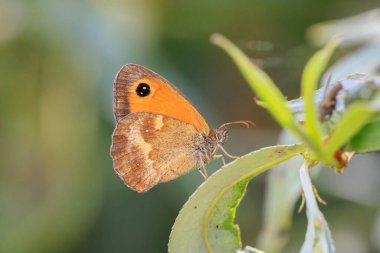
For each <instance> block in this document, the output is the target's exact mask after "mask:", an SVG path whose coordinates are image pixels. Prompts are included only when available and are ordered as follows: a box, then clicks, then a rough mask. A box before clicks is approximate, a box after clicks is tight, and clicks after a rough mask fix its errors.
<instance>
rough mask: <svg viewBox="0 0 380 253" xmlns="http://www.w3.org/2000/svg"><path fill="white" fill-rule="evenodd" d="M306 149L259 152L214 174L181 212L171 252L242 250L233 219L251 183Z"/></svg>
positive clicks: (172, 237) (261, 150)
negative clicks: (255, 178) (258, 176)
mask: <svg viewBox="0 0 380 253" xmlns="http://www.w3.org/2000/svg"><path fill="white" fill-rule="evenodd" d="M305 149H306V148H305V147H304V146H303V145H301V144H295V145H287V146H274V147H269V148H264V149H260V150H257V151H255V152H252V153H250V154H248V155H245V156H243V157H241V158H240V159H238V160H236V161H234V162H232V163H230V164H228V165H227V166H225V167H223V168H222V169H220V170H219V171H217V172H216V173H214V174H213V175H212V176H211V177H210V178H209V179H208V180H206V181H205V182H204V183H203V184H202V185H201V186H200V187H199V188H198V189H197V191H196V192H195V193H194V194H193V195H192V196H191V197H190V198H189V200H188V201H187V203H186V204H185V205H184V207H183V208H182V210H181V211H180V213H179V215H178V217H177V219H176V222H175V224H174V226H173V229H172V233H171V235H170V240H169V252H172V253H176V252H183V253H186V252H190V253H193V252H197V253H198V252H199V253H203V252H218V253H222V252H228V253H231V252H235V250H237V249H239V248H241V241H240V231H239V228H238V226H237V225H235V224H234V223H233V220H234V218H235V211H236V207H237V205H238V204H239V202H240V200H241V198H242V196H243V195H244V192H245V189H246V186H247V184H248V182H249V181H250V180H251V179H252V178H254V177H256V176H257V175H259V174H261V173H263V172H265V171H266V170H268V169H270V168H272V167H273V166H275V165H277V164H279V163H281V162H283V161H285V160H287V159H289V158H291V157H293V156H295V155H297V154H299V153H301V152H304V151H305Z"/></svg>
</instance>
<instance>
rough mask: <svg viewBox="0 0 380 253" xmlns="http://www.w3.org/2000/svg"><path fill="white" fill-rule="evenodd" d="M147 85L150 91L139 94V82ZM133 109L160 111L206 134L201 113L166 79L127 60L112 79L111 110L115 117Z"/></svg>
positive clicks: (118, 118) (119, 117) (205, 125)
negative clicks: (112, 108) (112, 105)
mask: <svg viewBox="0 0 380 253" xmlns="http://www.w3.org/2000/svg"><path fill="white" fill-rule="evenodd" d="M141 83H146V84H148V85H149V86H150V94H149V95H147V96H143V97H142V96H139V95H138V94H137V93H136V89H137V87H138V85H139V84H141ZM132 112H151V113H159V114H162V115H165V116H168V117H172V118H174V119H178V120H180V121H182V122H185V123H188V124H191V125H193V126H194V127H195V128H196V129H197V130H198V131H200V132H202V133H204V134H206V135H208V134H209V131H210V129H209V127H208V125H207V123H206V121H205V120H204V119H203V117H202V116H201V115H200V113H199V112H198V111H197V110H196V109H195V108H194V106H193V105H192V104H191V103H190V102H189V100H187V99H186V98H185V97H184V95H182V94H181V93H180V91H178V90H177V89H176V88H175V87H174V86H173V85H172V84H170V82H169V81H167V80H166V79H164V78H163V77H161V76H160V75H158V74H157V73H155V72H153V71H151V70H149V69H147V68H145V67H143V66H140V65H136V64H126V65H124V66H123V67H122V68H121V69H120V71H119V72H118V74H117V76H116V78H115V82H114V114H115V118H116V121H117V122H118V121H119V120H120V119H121V118H123V117H124V116H126V115H128V114H129V113H132Z"/></svg>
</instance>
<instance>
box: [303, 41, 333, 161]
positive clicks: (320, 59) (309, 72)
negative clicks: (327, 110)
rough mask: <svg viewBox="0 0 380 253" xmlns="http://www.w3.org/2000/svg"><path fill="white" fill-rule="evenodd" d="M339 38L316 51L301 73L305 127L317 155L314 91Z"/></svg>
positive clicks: (318, 131)
mask: <svg viewBox="0 0 380 253" xmlns="http://www.w3.org/2000/svg"><path fill="white" fill-rule="evenodd" d="M339 41H340V40H339V39H334V40H332V41H331V42H330V43H328V44H327V45H326V46H325V47H324V48H323V49H321V50H319V51H318V52H316V53H315V54H314V55H313V56H312V57H311V58H310V60H309V61H308V63H307V64H306V66H305V68H304V71H303V74H302V97H303V98H304V111H305V128H306V131H307V132H308V134H309V136H310V138H312V139H313V141H314V143H315V144H316V148H317V150H315V152H316V153H317V155H320V154H321V148H322V137H323V133H322V128H321V123H320V121H319V118H318V110H317V106H316V103H315V99H314V96H315V91H316V89H317V88H318V86H319V79H320V77H321V75H322V73H323V70H324V69H325V68H326V65H327V63H328V61H329V59H330V57H331V55H332V53H333V52H334V49H335V48H336V47H337V45H338V44H339Z"/></svg>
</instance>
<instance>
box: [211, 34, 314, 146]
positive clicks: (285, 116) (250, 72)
mask: <svg viewBox="0 0 380 253" xmlns="http://www.w3.org/2000/svg"><path fill="white" fill-rule="evenodd" d="M211 42H212V43H214V44H215V45H217V46H219V47H221V48H222V49H223V50H225V51H226V52H227V54H229V56H230V57H231V58H232V60H233V61H234V62H235V64H236V65H237V67H238V68H239V70H240V72H241V73H242V75H243V76H244V78H245V79H246V80H247V82H248V84H249V85H250V87H251V89H252V90H253V91H254V92H256V93H257V95H258V96H259V97H260V99H261V100H262V101H263V102H264V103H265V107H266V108H267V109H268V110H269V112H270V113H271V114H272V115H273V117H274V118H275V119H276V120H277V121H278V122H279V123H280V124H281V125H282V126H283V127H285V128H287V129H289V131H290V132H292V133H293V134H294V135H295V136H297V137H298V138H299V139H300V140H301V141H302V142H304V143H305V144H306V145H308V146H309V147H310V148H311V149H313V150H315V149H316V148H317V146H316V145H315V143H314V142H313V140H312V139H311V138H310V137H309V136H308V135H307V133H306V131H305V130H304V129H303V128H302V127H301V126H300V124H299V123H298V122H297V121H296V120H295V118H294V116H293V114H292V112H291V110H290V109H289V107H288V106H287V105H286V99H285V97H284V96H283V95H282V93H281V91H280V90H279V89H278V88H277V86H276V85H275V84H274V82H273V81H272V80H271V79H270V77H269V76H268V75H267V74H265V72H264V71H262V70H261V69H260V68H259V67H257V66H256V65H255V64H253V63H252V61H251V60H250V59H249V58H248V57H247V56H246V55H245V54H244V53H243V52H242V51H241V50H240V49H239V48H238V47H237V46H235V45H234V44H233V43H232V42H231V41H229V40H228V39H227V38H225V37H224V36H222V35H220V34H214V35H212V36H211Z"/></svg>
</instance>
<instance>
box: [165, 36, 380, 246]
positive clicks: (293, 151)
mask: <svg viewBox="0 0 380 253" xmlns="http://www.w3.org/2000/svg"><path fill="white" fill-rule="evenodd" d="M211 41H212V43H214V44H215V45H217V46H219V47H221V48H222V49H224V50H225V51H226V52H227V54H228V55H229V56H230V57H231V58H232V60H233V61H234V62H235V64H236V65H237V67H238V69H239V70H240V72H241V73H242V75H243V76H244V77H245V79H246V80H247V82H248V84H249V85H250V87H251V88H252V90H253V91H254V92H255V93H256V94H257V95H258V97H259V98H260V101H259V102H258V103H259V104H260V105H262V106H264V107H265V108H266V109H267V110H268V111H269V113H270V114H271V115H272V116H273V117H274V118H275V119H276V120H277V122H278V123H279V124H280V125H281V126H282V127H283V128H284V129H287V130H288V131H289V132H290V133H291V134H293V135H294V136H295V137H296V138H297V139H298V140H299V142H300V143H298V144H293V145H278V146H274V147H268V148H264V149H260V150H257V151H254V152H252V153H250V154H247V155H245V156H243V157H241V158H240V159H238V160H236V161H234V162H232V163H230V164H228V165H226V166H224V167H223V168H222V169H220V170H219V171H217V172H216V173H214V174H213V175H212V176H211V177H210V178H209V179H208V180H207V181H205V182H204V183H203V184H202V185H201V186H200V187H199V188H198V189H197V191H196V192H195V193H194V194H193V195H192V196H191V197H190V198H189V200H188V201H187V203H186V204H185V205H184V207H183V208H182V210H181V212H180V214H179V215H178V217H177V219H176V222H175V224H174V226H173V230H172V233H171V236H170V240H169V252H173V253H174V252H236V251H238V250H241V251H242V249H241V248H242V245H241V240H240V231H239V228H238V226H237V225H235V224H234V218H235V211H236V207H237V206H238V204H239V202H240V201H241V199H242V198H243V196H244V193H245V189H246V186H247V184H248V182H249V181H250V180H252V179H254V178H255V177H256V176H257V175H259V174H261V173H263V172H265V171H266V170H268V169H270V168H273V167H274V166H276V165H278V164H280V163H282V162H284V161H286V160H288V159H290V158H292V157H294V156H296V155H299V154H302V156H303V159H304V163H303V165H302V166H301V168H300V179H301V185H302V189H303V192H304V197H305V200H306V209H307V216H308V228H307V233H306V236H305V242H304V244H303V247H302V249H301V252H334V245H333V241H332V238H331V233H330V231H329V228H328V224H327V221H326V220H325V219H324V217H323V214H322V213H321V211H320V210H319V208H318V204H317V200H316V197H315V191H314V190H313V185H312V183H311V180H310V177H309V169H310V168H312V167H314V166H315V165H316V164H319V163H322V164H324V165H326V166H328V167H333V168H336V169H337V170H338V171H339V172H341V171H342V170H343V168H344V167H345V166H346V164H347V162H348V161H349V159H350V157H351V155H352V154H353V153H354V152H365V151H369V150H379V149H380V145H379V143H378V141H373V139H372V138H373V137H374V136H379V135H380V128H378V127H377V126H378V124H379V117H378V114H379V111H380V97H379V94H378V92H377V87H378V86H376V85H374V87H375V89H371V96H368V97H364V98H363V97H361V96H357V94H360V93H359V92H360V89H361V88H362V87H360V88H358V87H355V89H353V88H352V87H350V89H351V93H352V95H351V96H349V97H347V96H346V97H344V96H343V97H339V98H338V97H337V96H333V97H332V98H330V99H341V100H343V102H344V105H345V106H344V109H343V110H341V111H338V110H335V108H333V107H332V108H331V111H330V112H328V115H327V117H324V118H323V119H321V117H320V114H319V107H318V106H319V104H320V103H316V94H317V93H316V89H317V87H318V84H319V81H320V80H319V79H320V76H321V74H322V73H323V71H324V69H325V67H326V65H327V63H328V61H329V59H330V57H331V55H332V53H333V52H334V50H335V48H336V47H337V46H338V45H339V41H340V40H339V39H333V40H332V41H331V42H330V43H328V44H327V45H326V46H325V47H324V48H323V49H321V50H320V51H318V52H317V53H315V54H314V56H312V57H311V59H310V60H309V61H308V63H307V64H306V66H305V69H304V71H303V76H302V85H301V90H302V92H301V96H302V98H301V99H302V100H301V102H302V103H301V104H302V107H303V108H302V113H303V116H302V117H303V122H302V123H300V121H299V119H296V117H295V115H294V111H293V110H292V106H291V105H292V103H293V101H291V102H288V101H286V99H285V97H284V96H283V95H282V93H281V91H280V90H279V89H278V88H277V87H276V85H275V84H274V82H273V81H272V80H271V79H270V78H269V77H268V76H267V75H266V74H265V73H264V72H263V71H262V70H261V69H259V68H258V67H257V66H255V65H254V64H253V63H252V62H251V61H250V60H249V58H248V57H247V56H245V55H244V53H243V52H242V51H241V50H240V49H239V48H237V47H236V46H235V45H234V44H233V43H231V42H230V41H229V40H228V39H226V38H225V37H223V36H222V35H219V34H215V35H213V36H212V38H211ZM366 84H367V86H368V85H371V84H373V82H371V81H368V82H367V83H366ZM340 85H341V84H340ZM364 87H366V86H364ZM343 88H344V87H343ZM326 89H327V88H326ZM332 89H334V87H333V86H332ZM332 89H331V90H332ZM324 93H329V90H327V91H325V92H324ZM341 102H342V101H341ZM325 116H326V115H325ZM348 126H349V127H348ZM255 251H256V250H255V249H252V248H246V249H245V250H244V252H255Z"/></svg>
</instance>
